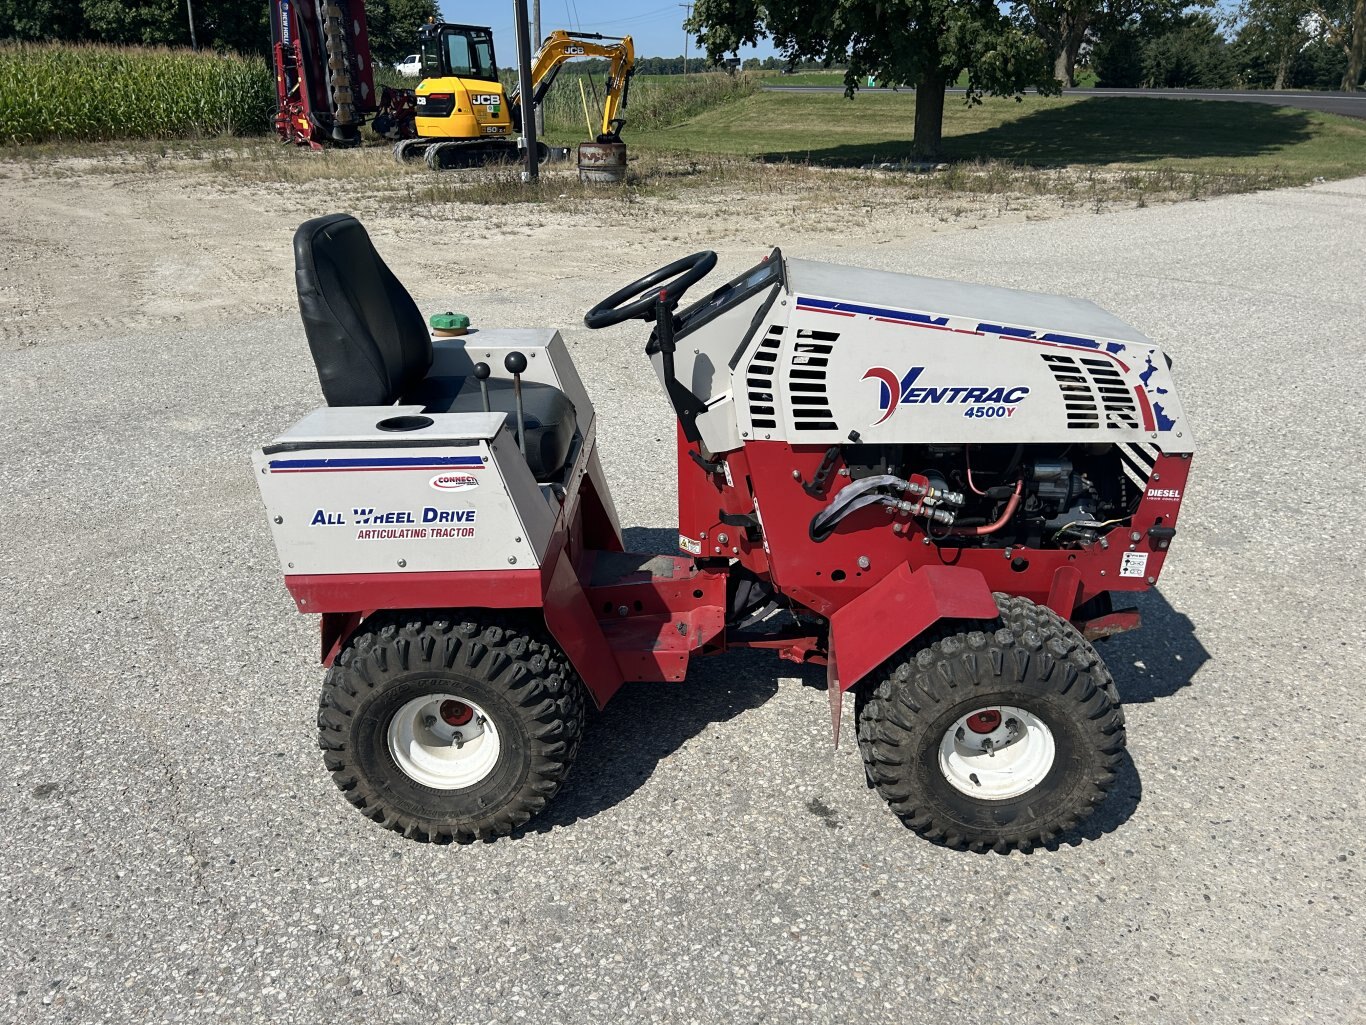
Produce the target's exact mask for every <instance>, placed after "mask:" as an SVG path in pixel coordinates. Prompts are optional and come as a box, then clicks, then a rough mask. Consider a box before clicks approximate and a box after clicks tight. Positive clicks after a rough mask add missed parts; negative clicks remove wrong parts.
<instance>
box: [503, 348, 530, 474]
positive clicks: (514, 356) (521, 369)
mask: <svg viewBox="0 0 1366 1025" xmlns="http://www.w3.org/2000/svg"><path fill="white" fill-rule="evenodd" d="M503 366H504V367H505V368H506V369H507V372H508V373H509V374H511V375H512V399H513V402H514V403H515V404H516V406H517V447H518V448H520V449H521V450H522V455H523V456H524V457H525V456H526V426H525V423H524V420H525V418H524V417H523V415H522V374H523V373H525V371H526V356H525V355H523V354H522V353H520V352H516V351H513V352H509V353H508V354H507V356H505V357H504V358H503Z"/></svg>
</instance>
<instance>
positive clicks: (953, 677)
mask: <svg viewBox="0 0 1366 1025" xmlns="http://www.w3.org/2000/svg"><path fill="white" fill-rule="evenodd" d="M295 255H296V259H297V269H298V285H299V304H300V309H301V311H302V314H303V320H304V325H305V328H306V332H307V336H308V341H309V345H310V348H311V350H312V353H313V357H314V360H315V362H316V364H317V369H318V376H319V379H320V381H321V384H322V391H323V395H324V397H325V398H326V400H327V405H326V406H325V407H323V408H320V409H317V410H315V411H314V412H312V413H310V414H308V415H307V416H305V417H304V418H303V419H302V420H300V421H299V422H298V423H297V424H295V425H294V426H293V427H291V428H289V429H288V430H287V431H285V432H284V433H283V434H281V435H280V436H279V437H278V438H276V439H275V440H273V441H271V442H270V443H269V444H267V445H265V446H264V447H263V448H262V449H261V450H260V451H259V452H257V453H256V454H255V456H254V463H255V467H256V471H257V480H258V482H259V484H260V488H261V494H262V497H263V499H264V501H265V506H266V509H267V512H268V514H269V518H270V522H271V529H272V531H273V533H274V538H275V543H276V546H277V548H278V550H279V555H280V561H281V564H282V566H283V569H284V574H285V583H286V586H287V587H288V589H289V591H290V593H291V594H292V595H293V597H294V599H295V601H296V603H297V605H298V608H299V610H300V611H301V612H305V613H314V614H317V615H320V616H321V617H322V661H323V663H324V664H325V665H326V666H328V667H329V668H328V671H327V676H326V680H325V682H324V684H323V690H322V699H321V709H320V712H319V716H318V723H319V728H320V739H321V745H322V749H323V752H324V754H323V758H324V761H325V763H326V765H327V768H328V769H329V770H330V771H331V773H332V775H333V778H334V779H335V781H336V783H337V785H338V786H339V787H340V788H341V790H342V792H343V793H344V794H345V795H346V797H347V799H348V800H349V801H350V802H351V803H352V804H354V805H355V806H356V807H358V808H359V809H361V810H362V811H363V812H364V813H365V814H366V815H368V816H369V817H371V818H372V819H374V820H375V821H376V822H379V823H381V824H383V825H385V826H387V827H390V828H392V829H396V830H400V831H402V832H403V833H404V834H405V835H406V836H409V837H412V838H416V839H425V840H451V839H454V840H458V841H464V840H470V839H474V838H479V837H485V838H486V837H491V836H497V835H502V834H508V833H512V832H514V831H516V830H518V829H519V828H520V827H522V826H523V825H524V824H525V823H526V822H527V821H528V820H529V819H530V818H531V816H533V815H534V814H535V813H536V812H537V811H539V810H540V809H541V808H542V807H543V806H544V805H545V804H546V802H547V801H549V800H550V799H551V798H552V797H553V796H554V795H555V793H556V791H557V790H558V789H559V787H560V785H561V784H562V783H563V781H564V779H565V777H566V776H567V774H568V773H569V770H570V766H571V765H572V763H573V761H574V757H575V754H576V753H577V751H578V748H579V743H580V738H581V734H582V731H583V726H584V718H585V712H586V707H587V706H588V705H589V704H592V705H594V706H596V707H598V708H601V707H602V706H603V705H605V704H606V703H607V702H608V701H609V700H610V699H611V698H612V696H613V695H614V694H615V693H616V692H617V690H618V689H619V688H620V687H621V686H622V684H623V683H626V682H631V681H651V682H657V683H681V682H683V680H684V678H685V676H686V675H687V671H688V666H689V663H690V661H691V660H692V659H693V658H694V657H699V656H703V655H708V656H709V655H716V654H720V653H722V652H724V651H726V650H727V649H730V648H742V647H748V648H768V649H771V650H773V651H774V652H776V653H777V654H778V655H780V656H781V657H783V658H786V659H790V660H792V661H794V662H798V663H817V664H824V665H825V666H827V667H828V668H827V676H828V681H829V693H830V711H831V716H832V723H833V726H834V729H835V734H836V742H838V730H839V721H840V720H839V716H840V710H841V700H842V697H843V695H844V694H846V693H848V692H853V694H854V707H855V712H856V719H857V724H858V742H859V746H860V749H861V752H862V755H863V758H864V761H865V765H866V768H867V773H868V777H869V779H870V781H871V782H872V784H873V785H874V786H875V787H876V788H877V790H878V791H879V792H880V793H881V794H882V796H883V797H884V798H885V799H886V800H887V802H888V803H889V804H890V806H891V808H892V810H893V811H894V812H895V813H896V814H897V815H898V816H900V817H901V819H902V820H903V821H904V822H905V823H906V825H907V826H909V827H910V828H911V829H913V830H915V831H916V832H917V833H919V834H920V835H922V836H925V837H927V838H929V839H931V840H934V841H937V842H940V843H944V844H947V845H950V846H955V847H969V848H971V849H973V850H985V849H992V850H996V851H1007V850H1010V849H1013V848H1017V847H1018V848H1026V849H1027V848H1030V847H1033V846H1036V845H1046V844H1048V843H1049V842H1051V841H1053V840H1054V839H1055V838H1058V837H1060V836H1062V835H1063V834H1064V833H1065V831H1067V830H1068V829H1070V828H1071V827H1073V826H1074V825H1075V824H1076V823H1077V822H1079V821H1080V820H1081V819H1082V818H1084V817H1085V816H1086V815H1087V814H1089V813H1090V812H1091V811H1092V810H1093V809H1094V808H1095V806H1096V805H1098V804H1099V803H1100V802H1101V801H1102V800H1103V798H1104V796H1105V794H1106V792H1107V790H1108V789H1109V788H1110V787H1111V785H1112V783H1113V781H1114V779H1115V770H1116V766H1117V764H1118V762H1119V759H1120V758H1121V756H1122V750H1123V747H1124V742H1125V735H1124V717H1123V712H1122V710H1121V708H1120V702H1119V695H1118V693H1117V692H1116V689H1115V685H1114V682H1113V680H1112V679H1111V676H1110V674H1109V672H1108V671H1107V670H1106V668H1105V666H1104V664H1103V663H1102V662H1101V659H1100V657H1099V656H1098V655H1097V653H1096V651H1095V649H1094V648H1093V647H1092V644H1091V642H1092V640H1095V639H1097V638H1101V637H1106V636H1108V635H1110V634H1114V633H1118V632H1120V631H1123V630H1128V629H1132V628H1133V627H1136V626H1137V625H1138V614H1137V612H1135V611H1133V610H1122V609H1118V608H1117V607H1116V603H1115V601H1114V598H1115V596H1116V595H1122V594H1123V593H1124V592H1134V591H1142V590H1144V589H1147V588H1150V587H1152V586H1153V584H1154V583H1155V582H1156V581H1157V578H1158V576H1159V574H1160V573H1161V571H1162V567H1163V564H1164V563H1165V561H1166V557H1167V552H1168V548H1169V546H1170V544H1171V542H1172V538H1173V537H1174V535H1175V533H1176V520H1177V514H1178V512H1179V511H1180V508H1181V499H1182V496H1183V494H1184V492H1185V488H1186V476H1187V472H1188V470H1189V468H1190V454H1191V432H1190V427H1189V425H1188V424H1187V422H1186V418H1185V415H1184V413H1183V412H1182V409H1181V405H1180V402H1179V401H1178V399H1177V395H1176V389H1175V386H1174V384H1173V382H1172V378H1171V374H1170V370H1169V362H1168V360H1167V359H1166V358H1165V356H1164V355H1163V353H1162V352H1161V351H1160V350H1159V349H1158V347H1157V346H1156V345H1154V344H1153V343H1152V342H1151V341H1149V340H1148V339H1147V338H1145V337H1143V335H1142V334H1140V333H1139V332H1137V331H1136V330H1134V329H1133V328H1132V327H1129V326H1128V325H1126V324H1124V323H1122V322H1121V321H1119V320H1118V319H1116V318H1115V317H1113V316H1111V315H1109V314H1108V313H1105V312H1104V311H1102V310H1100V309H1098V308H1097V307H1095V306H1093V305H1092V304H1090V303H1088V302H1084V301H1080V300H1076V299H1065V298H1059V297H1055V296H1047V295H1038V294H1033V293H1028V292H1019V291H1011V290H1006V289H1000V288H990V287H984V286H980V285H971V284H964V283H959V282H951V281H939V280H934V279H930V278H921V277H913V276H909V275H902V274H890V273H884V272H880V271H872V270H860V269H854V268H849V267H840V266H833V265H829V264H823V263H814V262H809V261H805V260H796V259H786V258H784V257H783V256H782V254H781V253H780V252H778V251H777V250H774V251H773V252H772V253H770V254H769V255H768V256H766V257H764V258H763V260H761V261H760V262H759V263H758V264H757V265H755V266H754V267H753V268H752V269H750V270H748V271H746V272H745V273H743V274H741V275H740V276H739V277H737V278H735V279H734V280H731V281H728V282H726V283H725V284H723V285H721V286H720V287H719V288H717V289H716V290H715V291H713V292H711V293H710V294H708V295H706V296H705V297H703V298H701V299H699V300H697V301H696V302H693V303H692V304H690V305H687V306H686V307H685V306H683V305H682V300H683V297H684V294H685V293H686V292H687V291H688V290H689V289H690V288H691V287H692V286H694V285H696V284H697V283H698V282H699V281H700V280H701V279H702V278H703V277H704V276H705V275H706V274H707V273H708V272H709V271H710V270H711V269H712V268H713V266H714V265H715V263H716V257H715V254H713V253H710V252H704V253H698V254H696V255H694V256H690V257H688V258H686V259H683V260H679V261H678V262H676V263H673V264H670V265H669V266H667V267H663V268H661V269H659V270H657V271H655V272H653V273H651V274H649V275H647V276H646V277H644V278H641V279H640V280H639V281H636V282H633V283H632V284H630V285H628V286H627V287H625V288H623V289H621V290H620V291H618V292H616V293H614V294H613V295H611V296H609V297H607V298H606V299H605V300H603V302H601V303H599V304H598V305H597V306H596V307H594V308H593V309H592V310H591V311H590V312H589V313H588V315H587V316H586V318H585V321H586V323H587V325H588V326H589V327H591V328H600V327H605V326H608V325H611V324H617V323H621V322H623V321H626V320H629V319H632V318H638V319H641V320H643V321H646V322H649V323H652V324H653V329H652V330H651V333H650V336H649V341H648V344H647V345H646V347H645V355H646V358H647V359H648V360H649V362H650V364H651V365H652V367H653V371H654V374H655V375H656V376H657V377H658V378H659V380H660V382H661V384H662V385H663V389H664V393H665V395H666V396H667V398H668V401H669V402H670V403H671V404H672V406H673V409H674V411H675V413H676V414H677V421H678V515H679V528H678V529H679V538H678V544H679V549H680V554H676V555H658V554H637V553H633V552H628V551H624V550H623V548H624V546H623V543H622V532H621V528H620V525H619V522H618V517H617V512H616V509H615V506H614V504H613V501H612V495H611V492H610V490H609V488H608V484H607V480H606V478H605V477H604V475H603V470H602V465H601V462H600V460H599V457H598V452H597V447H596V436H597V420H596V414H595V411H594V408H593V404H592V402H591V401H590V400H589V397H588V393H587V391H586V390H585V389H584V386H583V383H582V381H581V380H580V377H579V375H578V373H577V372H576V370H575V368H574V365H573V363H572V361H571V360H570V358H569V355H568V352H567V351H566V347H565V344H564V342H563V340H562V339H561V337H560V335H559V333H558V332H556V331H554V330H550V329H492V328H483V329H480V330H477V331H471V332H470V333H467V334H464V335H463V336H459V337H437V338H435V339H433V337H432V336H431V334H430V333H429V331H428V328H427V325H426V324H425V323H424V321H423V318H422V316H421V314H420V313H419V312H418V309H417V307H416V306H415V305H414V303H413V301H412V299H411V298H410V297H409V296H408V294H407V292H406V291H405V290H404V289H403V287H402V285H400V284H399V282H398V281H397V280H396V279H395V278H394V276H393V275H392V274H391V273H390V271H389V269H388V268H387V267H386V266H385V264H384V263H383V261H382V260H381V259H380V257H379V255H378V254H377V253H376V251H375V249H374V247H373V246H372V245H371V243H370V240H369V238H368V236H367V235H366V233H365V230H364V228H362V226H361V225H360V223H359V222H358V221H356V220H355V219H354V218H351V217H348V216H345V215H333V216H330V217H322V218H317V219H315V220H311V221H309V222H307V223H306V224H304V225H303V226H302V227H301V228H300V229H299V231H298V233H297V235H296V236H295ZM440 334H442V332H438V335H440Z"/></svg>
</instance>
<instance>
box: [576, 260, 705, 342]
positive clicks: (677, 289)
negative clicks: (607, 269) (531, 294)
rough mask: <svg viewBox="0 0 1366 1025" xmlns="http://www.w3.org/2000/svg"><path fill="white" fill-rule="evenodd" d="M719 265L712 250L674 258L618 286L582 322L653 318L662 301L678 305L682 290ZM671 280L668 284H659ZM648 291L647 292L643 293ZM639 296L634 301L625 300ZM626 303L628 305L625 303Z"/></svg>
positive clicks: (598, 323) (594, 324)
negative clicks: (637, 278)
mask: <svg viewBox="0 0 1366 1025" xmlns="http://www.w3.org/2000/svg"><path fill="white" fill-rule="evenodd" d="M715 266H716V254H715V253H714V252H712V251H711V250H710V249H707V250H704V251H703V252H700V253H693V254H692V256H685V257H683V259H681V260H675V261H674V262H673V263H671V264H669V265H668V266H666V267H660V268H659V270H657V271H651V272H650V273H649V274H646V275H645V277H643V278H641V279H640V280H639V281H632V282H631V283H630V284H629V285H627V286H626V287H625V288H619V289H617V290H616V291H615V292H613V293H612V294H611V295H609V296H608V297H607V298H606V299H604V300H603V301H602V302H600V303H598V304H597V305H596V306H594V307H593V308H592V309H591V310H589V311H588V312H587V313H585V314H584V315H583V322H584V324H585V325H587V326H588V327H591V328H599V327H611V326H612V325H613V324H620V323H622V322H623V321H626V320H634V319H636V318H639V319H641V320H653V319H654V312H655V308H656V306H657V304H658V303H659V300H660V299H661V298H663V299H664V301H665V304H666V305H667V306H669V307H670V308H672V307H674V306H676V305H677V304H678V300H680V299H682V298H683V293H684V292H686V291H687V290H688V289H690V288H691V287H692V286H693V285H695V284H697V283H698V282H699V281H701V280H702V279H703V278H705V277H706V276H707V275H708V274H710V273H711V269H712V268H713V267H715ZM665 282H668V286H667V287H665V288H660V287H659V286H660V285H662V284H664V283H665ZM641 293H645V294H643V295H642V294H641ZM633 296H639V298H636V299H634V301H632V302H629V303H628V302H626V300H627V299H631V298H632V297H633ZM623 303H624V304H625V305H623Z"/></svg>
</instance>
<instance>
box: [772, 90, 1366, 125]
mask: <svg viewBox="0 0 1366 1025" xmlns="http://www.w3.org/2000/svg"><path fill="white" fill-rule="evenodd" d="M764 89H766V90H768V91H769V92H794V93H842V92H844V87H843V86H838V85H766V86H764ZM867 91H868V92H873V93H891V92H897V93H898V94H900V95H905V96H909V97H914V96H915V90H914V89H901V90H892V89H869V90H867ZM949 92H950V93H956V94H959V95H961V94H962V93H963V90H962V89H950V90H949ZM1066 95H1068V96H1087V97H1106V96H1137V97H1146V98H1150V99H1161V100H1230V101H1233V102H1236V103H1267V104H1270V105H1272V106H1274V107H1298V108H1301V109H1303V110H1322V111H1326V112H1328V113H1330V114H1342V115H1344V116H1346V117H1360V118H1366V92H1357V93H1310V92H1295V91H1290V90H1285V91H1279V92H1273V91H1272V90H1269V89H1257V90H1249V91H1247V92H1235V91H1233V90H1227V89H1069V90H1067V93H1066Z"/></svg>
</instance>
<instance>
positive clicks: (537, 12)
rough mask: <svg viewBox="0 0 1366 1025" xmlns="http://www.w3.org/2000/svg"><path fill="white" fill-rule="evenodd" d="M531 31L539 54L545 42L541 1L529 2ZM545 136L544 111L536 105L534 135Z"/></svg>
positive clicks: (532, 0)
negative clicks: (542, 33)
mask: <svg viewBox="0 0 1366 1025" xmlns="http://www.w3.org/2000/svg"><path fill="white" fill-rule="evenodd" d="M531 30H532V35H533V36H534V37H535V38H533V39H532V40H531V41H532V42H533V43H535V44H536V50H537V51H538V52H539V51H540V48H541V43H543V42H545V36H543V35H541V0H531ZM544 134H545V109H544V108H543V107H542V106H541V105H540V104H539V103H538V104H536V135H537V136H542V135H544Z"/></svg>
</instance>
